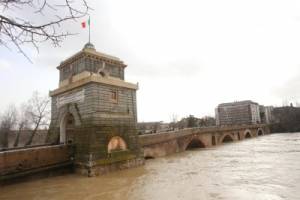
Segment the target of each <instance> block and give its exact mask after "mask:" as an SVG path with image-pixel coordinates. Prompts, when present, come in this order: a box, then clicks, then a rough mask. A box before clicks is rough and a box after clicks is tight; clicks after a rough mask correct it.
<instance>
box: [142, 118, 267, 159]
mask: <svg viewBox="0 0 300 200" xmlns="http://www.w3.org/2000/svg"><path fill="white" fill-rule="evenodd" d="M268 133H270V131H269V127H268V126H267V125H265V124H257V125H241V126H222V127H220V126H214V127H206V128H187V129H180V130H176V131H170V132H161V133H155V134H147V135H141V136H139V140H140V144H141V146H142V147H143V148H144V157H157V156H164V155H167V154H171V153H176V152H180V151H184V150H185V149H186V148H188V145H189V144H190V143H191V142H192V143H194V142H195V141H198V146H202V147H210V146H215V145H219V144H222V143H224V142H228V141H238V140H243V139H245V138H250V137H255V136H258V135H264V134H268ZM196 143H197V142H195V145H196Z"/></svg>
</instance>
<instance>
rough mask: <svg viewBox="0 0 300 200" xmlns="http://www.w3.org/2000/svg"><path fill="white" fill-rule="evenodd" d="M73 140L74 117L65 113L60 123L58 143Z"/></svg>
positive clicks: (66, 142)
mask: <svg viewBox="0 0 300 200" xmlns="http://www.w3.org/2000/svg"><path fill="white" fill-rule="evenodd" d="M74 140H75V119H74V116H73V115H72V114H71V113H67V114H66V115H65V117H64V118H63V120H62V121H61V124H60V143H63V144H72V143H74Z"/></svg>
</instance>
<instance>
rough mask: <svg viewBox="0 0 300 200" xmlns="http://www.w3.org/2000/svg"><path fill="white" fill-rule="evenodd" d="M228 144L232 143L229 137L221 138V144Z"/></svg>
mask: <svg viewBox="0 0 300 200" xmlns="http://www.w3.org/2000/svg"><path fill="white" fill-rule="evenodd" d="M229 142H233V138H232V137H231V136H230V135H226V136H225V137H224V138H223V140H222V143H229Z"/></svg>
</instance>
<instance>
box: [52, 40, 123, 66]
mask: <svg viewBox="0 0 300 200" xmlns="http://www.w3.org/2000/svg"><path fill="white" fill-rule="evenodd" d="M83 56H91V57H96V58H98V59H101V60H103V61H107V62H111V63H114V64H117V65H121V66H123V67H126V65H125V64H124V62H123V61H122V60H121V59H120V58H118V57H115V56H111V55H108V54H105V53H101V52H98V51H96V48H95V46H94V45H93V44H92V43H90V42H88V43H86V44H85V45H84V47H83V49H82V50H81V51H79V52H77V53H76V54H74V55H73V56H71V57H69V58H67V59H66V60H64V61H62V62H61V63H60V65H59V66H58V67H57V69H60V68H62V67H64V66H65V65H67V64H69V63H71V62H73V61H75V60H77V59H79V58H80V57H83Z"/></svg>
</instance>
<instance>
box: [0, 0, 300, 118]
mask: <svg viewBox="0 0 300 200" xmlns="http://www.w3.org/2000/svg"><path fill="white" fill-rule="evenodd" d="M90 5H91V6H92V7H93V8H94V11H92V12H91V30H92V33H91V41H92V43H93V44H94V45H95V47H96V49H97V51H100V52H104V53H107V54H111V55H114V56H117V57H119V58H120V59H122V60H123V61H124V62H125V63H126V64H127V65H128V67H127V68H126V74H125V78H126V80H127V81H129V82H134V83H136V82H139V86H140V89H139V90H138V95H137V98H138V99H137V100H138V120H139V121H160V120H163V121H170V120H171V116H172V115H173V114H175V115H177V116H178V118H181V117H184V116H187V115H189V114H193V115H195V116H197V117H201V116H204V115H210V116H214V108H215V107H216V106H217V105H218V104H219V103H223V102H231V101H237V100H248V99H250V100H253V101H256V102H258V103H260V104H264V105H277V106H279V105H282V103H283V102H296V101H299V102H300V93H299V88H300V65H299V64H300V1H290V0H252V1H245V0H227V1H224V0H210V1H207V0H151V1H150V0H148V1H144V0H126V1H124V0H107V1H104V0H100V1H99V0H98V1H90ZM64 28H65V29H67V30H70V31H73V32H76V33H79V34H78V35H76V36H72V37H69V38H68V39H67V40H66V41H65V42H64V43H63V44H62V46H61V47H60V48H53V47H52V46H51V44H44V45H43V46H42V47H41V49H40V53H39V54H37V53H36V51H35V50H34V49H33V48H30V47H28V48H27V49H26V51H27V53H28V54H29V56H30V57H31V58H32V60H33V64H31V63H29V62H28V61H27V60H26V59H25V58H24V57H23V56H22V55H21V54H17V53H16V51H14V50H12V51H9V50H7V49H6V48H4V47H2V46H0V92H1V100H0V110H2V109H4V108H5V107H6V106H7V105H8V104H10V103H15V104H20V103H22V102H24V101H26V100H27V99H28V98H29V97H30V96H31V94H32V92H33V91H35V90H38V91H40V92H41V93H44V94H47V93H48V91H49V90H53V89H55V88H57V86H58V70H57V69H56V67H57V66H58V65H59V63H60V62H61V61H62V60H64V59H65V58H67V57H69V56H71V55H72V54H74V53H76V52H77V51H79V50H81V49H82V47H83V46H84V44H85V43H86V42H87V40H88V32H87V29H82V28H81V26H80V22H77V23H76V22H74V23H70V24H68V25H67V26H66V27H64Z"/></svg>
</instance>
